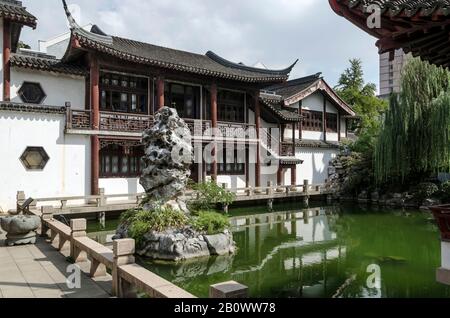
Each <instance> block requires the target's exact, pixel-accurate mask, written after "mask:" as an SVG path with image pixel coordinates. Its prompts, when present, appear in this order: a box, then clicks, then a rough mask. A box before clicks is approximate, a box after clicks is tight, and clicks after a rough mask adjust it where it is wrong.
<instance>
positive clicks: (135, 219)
mask: <svg viewBox="0 0 450 318" xmlns="http://www.w3.org/2000/svg"><path fill="white" fill-rule="evenodd" d="M122 221H123V222H125V223H126V224H128V225H129V229H128V234H129V235H130V237H131V238H133V239H135V240H136V244H138V245H140V243H142V240H143V238H144V235H145V234H146V233H148V232H150V231H156V232H162V231H165V230H168V229H174V228H182V227H184V226H186V225H187V224H188V223H189V218H188V217H187V216H186V215H185V214H184V213H183V212H181V211H177V210H174V209H171V208H161V209H158V210H156V211H153V212H150V211H145V210H135V211H133V210H131V211H128V212H126V213H124V214H123V215H122Z"/></svg>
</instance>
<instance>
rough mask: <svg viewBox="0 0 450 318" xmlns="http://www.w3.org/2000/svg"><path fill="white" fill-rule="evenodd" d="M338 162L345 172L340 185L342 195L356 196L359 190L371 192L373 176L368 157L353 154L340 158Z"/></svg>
mask: <svg viewBox="0 0 450 318" xmlns="http://www.w3.org/2000/svg"><path fill="white" fill-rule="evenodd" d="M339 161H340V163H341V164H342V167H343V169H344V170H345V173H344V176H345V177H344V178H342V184H341V190H342V192H343V193H345V194H348V195H354V196H357V195H358V194H359V193H360V192H361V190H371V189H370V188H371V187H372V186H373V185H374V176H373V167H372V163H373V160H372V157H371V156H370V155H367V154H361V153H357V152H354V153H352V154H350V155H348V156H340V157H339Z"/></svg>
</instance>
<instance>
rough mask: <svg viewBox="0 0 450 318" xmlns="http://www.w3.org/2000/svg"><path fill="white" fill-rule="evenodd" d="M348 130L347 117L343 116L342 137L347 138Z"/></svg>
mask: <svg viewBox="0 0 450 318" xmlns="http://www.w3.org/2000/svg"><path fill="white" fill-rule="evenodd" d="M346 131H347V122H346V120H345V118H342V117H341V138H345V137H346V134H345V133H346Z"/></svg>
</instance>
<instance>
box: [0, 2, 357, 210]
mask: <svg viewBox="0 0 450 318" xmlns="http://www.w3.org/2000/svg"><path fill="white" fill-rule="evenodd" d="M63 3H64V8H65V11H66V15H67V18H68V21H69V24H70V32H69V33H68V35H67V36H60V37H57V38H54V39H53V40H52V41H50V42H48V43H46V45H45V48H46V50H47V52H58V51H61V48H62V47H63V46H64V47H65V49H64V52H65V53H64V54H62V57H61V58H56V57H54V56H51V55H48V54H46V52H34V51H30V50H22V49H19V48H18V43H19V36H20V31H21V29H22V28H23V27H32V28H35V27H36V18H35V17H34V16H33V15H31V14H30V13H29V12H27V11H26V9H25V8H24V7H23V6H22V5H21V3H20V2H18V1H13V0H0V18H1V19H0V20H1V23H0V27H1V32H0V35H1V38H0V43H2V44H3V50H2V59H3V62H4V63H3V66H2V68H1V70H0V74H1V80H0V84H1V86H2V88H1V96H0V99H1V100H2V102H1V103H0V136H2V138H1V139H0V149H2V156H1V157H0V162H1V163H2V165H1V166H0V178H1V179H0V207H1V208H2V209H3V210H7V209H10V208H13V207H14V204H15V194H16V191H17V190H24V191H25V192H26V193H27V194H30V195H32V196H34V197H56V196H80V195H81V196H84V195H89V194H97V193H98V191H99V188H104V189H105V191H106V193H107V194H124V193H138V192H142V189H141V187H140V185H139V180H138V179H139V175H140V171H141V163H140V158H141V157H142V154H143V147H142V146H141V135H142V132H143V130H145V129H146V128H147V127H149V125H151V123H152V118H153V115H154V114H155V112H156V111H158V109H159V108H161V107H162V106H169V107H173V108H176V109H177V111H178V113H179V115H180V116H181V117H183V118H184V119H185V121H186V123H187V124H188V125H189V127H190V128H191V133H192V135H193V142H194V144H195V146H196V154H195V156H196V160H195V162H194V163H193V165H192V179H193V180H194V181H196V182H201V181H205V180H209V179H213V180H216V181H217V182H219V183H226V184H227V185H228V187H230V188H233V189H236V188H245V187H249V186H252V187H260V186H265V185H267V183H268V182H272V183H273V184H279V185H284V184H285V185H291V184H292V185H296V184H299V183H303V180H308V181H309V182H310V184H323V183H325V181H326V179H327V178H328V163H329V161H330V159H332V158H333V157H334V156H335V155H336V154H337V153H338V151H339V149H338V146H339V142H340V140H341V138H345V137H346V118H347V117H349V116H350V117H351V116H354V115H355V114H354V112H353V111H352V110H351V108H350V107H349V106H348V105H346V104H345V103H344V102H343V101H342V100H341V99H339V97H338V96H336V94H335V93H334V92H333V91H332V89H331V88H330V87H329V86H328V85H327V84H326V83H325V81H324V80H323V79H322V78H321V77H320V75H319V74H318V75H314V76H309V77H306V78H302V79H297V80H294V81H287V80H288V78H289V74H290V72H291V70H292V68H293V67H294V66H295V64H296V63H294V64H292V65H291V66H289V67H287V68H286V69H283V70H269V69H265V68H255V67H249V66H245V65H243V64H242V63H234V62H231V61H228V60H226V59H224V58H222V57H220V56H218V55H217V54H214V53H213V52H208V53H206V54H205V55H200V54H194V53H190V52H185V51H180V50H175V49H169V48H165V47H160V46H156V45H152V44H147V43H142V42H138V41H135V40H132V39H125V38H121V37H116V36H111V35H108V34H107V33H105V32H103V31H102V30H101V29H100V28H99V27H98V26H96V25H94V26H92V27H91V28H89V29H86V28H82V27H80V26H79V25H78V23H77V22H76V21H75V20H74V19H73V17H72V15H71V14H70V12H69V10H68V9H67V6H66V4H65V1H63ZM217 132H218V133H217ZM219 135H220V136H219ZM219 137H220V138H219ZM211 144H212V145H213V147H212V151H211V154H212V155H213V156H212V158H213V160H212V161H207V160H205V158H203V156H202V152H205V151H206V148H207V147H209V146H210V145H211ZM223 145H227V146H230V145H233V146H234V148H233V149H235V150H233V151H231V152H230V151H223V150H222V147H223ZM229 148H230V147H229ZM258 154H259V155H258ZM266 157H267V158H270V159H271V160H269V161H266V160H264V158H266ZM274 161H275V162H276V166H277V168H276V170H275V171H274V170H273V169H270V168H273V167H272V165H273V163H274Z"/></svg>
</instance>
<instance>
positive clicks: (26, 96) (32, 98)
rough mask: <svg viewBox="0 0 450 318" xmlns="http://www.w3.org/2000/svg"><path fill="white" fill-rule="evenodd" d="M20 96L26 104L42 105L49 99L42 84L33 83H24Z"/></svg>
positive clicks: (19, 92)
mask: <svg viewBox="0 0 450 318" xmlns="http://www.w3.org/2000/svg"><path fill="white" fill-rule="evenodd" d="M18 94H19V96H20V99H22V101H23V102H24V103H29V104H42V102H43V101H44V99H45V98H46V97H47V95H46V94H45V92H44V90H43V89H42V86H41V84H39V83H32V82H24V83H23V84H22V87H20V89H19V91H18Z"/></svg>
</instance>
